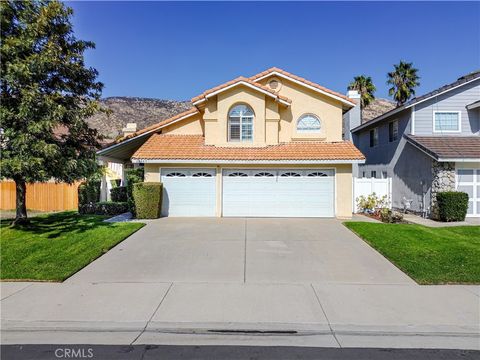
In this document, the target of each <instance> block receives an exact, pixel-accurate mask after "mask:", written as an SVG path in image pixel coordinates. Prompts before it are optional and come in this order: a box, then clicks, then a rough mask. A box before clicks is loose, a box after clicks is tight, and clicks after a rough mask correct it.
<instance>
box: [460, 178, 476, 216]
mask: <svg viewBox="0 0 480 360" xmlns="http://www.w3.org/2000/svg"><path fill="white" fill-rule="evenodd" d="M457 190H458V191H463V192H466V193H467V194H468V198H469V199H468V210H467V216H472V217H478V216H480V169H457Z"/></svg>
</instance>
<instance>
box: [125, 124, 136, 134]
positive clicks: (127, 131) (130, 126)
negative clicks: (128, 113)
mask: <svg viewBox="0 0 480 360" xmlns="http://www.w3.org/2000/svg"><path fill="white" fill-rule="evenodd" d="M122 131H123V136H128V135H131V134H134V133H135V132H136V131H137V123H127V126H125V127H124V128H123V129H122Z"/></svg>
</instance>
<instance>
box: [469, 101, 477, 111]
mask: <svg viewBox="0 0 480 360" xmlns="http://www.w3.org/2000/svg"><path fill="white" fill-rule="evenodd" d="M479 107H480V101H478V102H476V103H473V104H470V105H467V106H466V108H467V110H473V109H477V108H479Z"/></svg>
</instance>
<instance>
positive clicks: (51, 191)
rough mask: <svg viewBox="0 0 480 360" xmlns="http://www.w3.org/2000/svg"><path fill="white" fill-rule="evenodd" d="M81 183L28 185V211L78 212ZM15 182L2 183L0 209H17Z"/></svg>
mask: <svg viewBox="0 0 480 360" xmlns="http://www.w3.org/2000/svg"><path fill="white" fill-rule="evenodd" d="M79 185H80V183H79V182H78V183H75V184H73V185H68V184H65V183H58V184H56V183H54V182H47V183H34V184H27V209H29V210H38V211H62V210H76V209H77V208H78V192H77V191H78V186H79ZM15 198H16V196H15V182H13V181H2V182H0V209H1V210H11V209H15Z"/></svg>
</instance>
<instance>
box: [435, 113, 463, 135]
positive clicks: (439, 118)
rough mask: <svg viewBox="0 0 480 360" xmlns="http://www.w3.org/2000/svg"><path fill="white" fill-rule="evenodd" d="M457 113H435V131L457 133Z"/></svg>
mask: <svg viewBox="0 0 480 360" xmlns="http://www.w3.org/2000/svg"><path fill="white" fill-rule="evenodd" d="M458 130H459V124H458V113H456V112H441V113H440V112H437V113H435V131H458Z"/></svg>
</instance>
